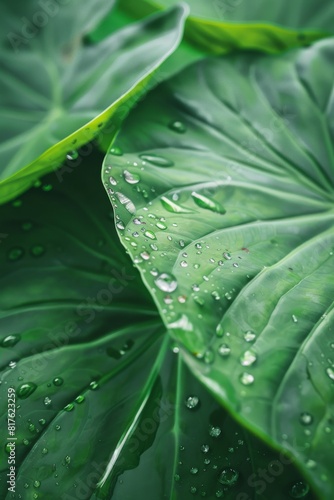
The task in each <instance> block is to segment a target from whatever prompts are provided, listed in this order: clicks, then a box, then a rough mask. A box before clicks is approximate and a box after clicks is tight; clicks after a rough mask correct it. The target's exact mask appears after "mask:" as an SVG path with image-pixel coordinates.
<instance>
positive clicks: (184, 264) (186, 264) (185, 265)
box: [180, 260, 194, 289]
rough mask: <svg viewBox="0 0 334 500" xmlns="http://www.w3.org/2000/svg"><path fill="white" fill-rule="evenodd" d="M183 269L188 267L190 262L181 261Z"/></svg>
mask: <svg viewBox="0 0 334 500" xmlns="http://www.w3.org/2000/svg"><path fill="white" fill-rule="evenodd" d="M180 266H181V267H188V262H187V261H186V260H181V262H180ZM193 289H194V288H193Z"/></svg>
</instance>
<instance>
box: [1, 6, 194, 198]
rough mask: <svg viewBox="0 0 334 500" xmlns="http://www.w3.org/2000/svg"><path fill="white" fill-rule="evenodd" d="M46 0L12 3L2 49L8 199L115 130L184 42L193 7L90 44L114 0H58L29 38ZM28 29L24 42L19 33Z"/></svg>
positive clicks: (4, 192)
mask: <svg viewBox="0 0 334 500" xmlns="http://www.w3.org/2000/svg"><path fill="white" fill-rule="evenodd" d="M39 5H40V4H39V2H30V3H29V6H27V5H26V2H19V5H18V4H17V3H15V4H13V2H9V1H8V2H5V12H4V13H3V19H5V20H6V22H7V23H8V26H9V27H10V31H5V33H6V36H4V40H3V43H2V47H1V51H0V59H1V63H2V71H3V77H2V79H1V82H2V83H1V87H0V96H1V97H0V106H1V108H2V112H1V121H0V139H1V146H0V158H1V165H2V167H1V173H0V202H5V201H7V200H9V199H11V198H13V197H15V196H17V195H18V194H20V193H21V192H22V191H24V190H25V189H27V188H28V187H30V186H31V185H32V184H33V183H34V182H35V181H36V179H37V178H38V177H39V176H40V175H43V174H45V173H46V172H50V171H52V170H53V169H55V168H57V167H58V166H59V165H60V164H61V163H62V162H63V160H64V158H65V157H66V155H67V154H69V153H70V152H71V151H72V150H75V149H77V148H78V147H80V146H82V145H83V144H86V143H87V142H89V141H91V140H92V139H94V138H95V137H96V136H97V135H99V138H100V139H101V136H103V134H105V133H107V135H108V137H113V136H114V135H115V133H116V131H117V130H118V127H119V125H120V123H121V121H122V119H123V118H124V116H125V115H126V113H127V112H128V110H129V109H130V108H131V107H132V106H133V105H134V103H135V102H136V101H137V99H138V98H139V96H140V95H142V94H143V92H144V91H145V90H146V89H147V85H148V82H149V80H150V79H151V78H152V76H153V75H154V71H155V70H156V69H157V68H158V67H159V65H160V64H161V63H162V62H163V61H164V60H165V59H166V58H167V57H168V56H169V55H170V54H171V53H172V52H173V51H174V50H175V48H176V47H177V46H178V44H179V42H180V39H181V37H182V30H183V23H184V17H185V8H184V7H175V8H173V9H172V10H170V11H168V12H165V13H162V14H157V15H155V16H153V17H151V18H149V19H147V20H145V21H142V22H139V23H135V24H132V25H130V26H128V27H125V28H123V29H122V30H121V31H119V32H116V33H115V34H114V35H112V36H110V37H109V38H107V39H106V40H104V41H103V42H101V43H99V44H96V45H87V44H86V43H85V42H84V39H83V36H84V35H85V34H86V32H87V30H90V29H92V28H93V26H94V25H95V24H96V23H97V21H98V20H99V19H101V18H102V17H103V15H104V14H105V13H106V10H107V6H108V9H110V2H101V1H99V2H92V1H89V2H85V5H84V6H83V5H82V4H81V3H80V7H79V6H78V2H77V1H75V2H71V3H70V4H68V5H62V6H58V4H57V6H58V7H59V9H58V11H57V13H56V14H55V15H54V16H51V15H50V16H49V18H48V22H47V23H46V25H45V27H42V28H40V29H37V28H36V27H35V28H36V33H34V34H32V35H31V37H30V38H29V37H28V35H27V33H28V34H29V29H31V30H33V26H34V25H31V26H32V27H31V26H30V24H29V23H31V22H37V21H36V19H37V18H36V12H37V13H38V12H40V13H43V10H41V8H40V7H38V6H39ZM77 10H79V11H80V15H79V16H78V17H77V18H76V14H75V13H76V11H77ZM23 13H24V14H25V16H22V14H23ZM44 14H45V16H47V14H46V13H44ZM35 18H36V19H35ZM22 19H25V20H27V21H22ZM34 19H35V21H34ZM29 26H30V28H29ZM7 30H8V28H7ZM26 32H27V33H26ZM24 34H26V35H27V36H26V37H25V38H23V39H24V41H21V40H19V41H17V39H16V38H15V37H14V35H15V36H18V35H19V36H20V37H21V38H22V35H24Z"/></svg>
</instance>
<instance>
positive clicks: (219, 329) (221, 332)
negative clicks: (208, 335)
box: [216, 323, 224, 337]
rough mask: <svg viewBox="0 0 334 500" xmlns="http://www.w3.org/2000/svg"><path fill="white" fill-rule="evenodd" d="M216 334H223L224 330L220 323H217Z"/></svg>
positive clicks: (220, 335) (219, 335) (218, 335)
mask: <svg viewBox="0 0 334 500" xmlns="http://www.w3.org/2000/svg"><path fill="white" fill-rule="evenodd" d="M216 335H217V337H222V336H223V335H224V330H223V327H222V324H221V323H219V324H218V325H217V327H216Z"/></svg>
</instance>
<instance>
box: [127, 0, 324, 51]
mask: <svg viewBox="0 0 334 500" xmlns="http://www.w3.org/2000/svg"><path fill="white" fill-rule="evenodd" d="M175 3H176V2H175V0H142V1H140V2H133V1H132V0H121V1H120V6H121V8H122V9H123V10H124V12H126V13H127V14H131V15H133V16H135V17H137V18H141V17H143V16H145V15H147V14H149V13H152V12H156V11H157V10H160V9H165V8H166V7H170V6H172V5H175ZM187 4H188V5H189V7H190V16H189V17H188V19H187V23H186V30H185V34H186V38H187V40H188V41H189V42H190V43H192V44H193V45H194V46H195V47H197V48H201V49H205V50H206V51H207V52H208V53H209V54H212V53H215V54H221V53H224V52H229V51H231V50H235V49H238V48H245V49H257V50H261V51H265V52H282V51H283V50H286V49H288V48H291V47H298V46H300V45H306V44H309V43H312V42H313V41H315V40H318V39H319V38H323V37H324V36H329V35H330V34H332V33H333V21H334V5H333V3H332V2H330V1H329V0H326V1H324V2H322V3H321V5H319V2H317V1H316V0H307V1H305V0H296V1H295V2H293V3H292V4H291V3H290V2H288V1H286V0H285V1H284V0H280V1H279V2H275V5H273V4H272V3H270V2H268V1H266V0H212V1H210V2H203V1H202V0H188V2H187Z"/></svg>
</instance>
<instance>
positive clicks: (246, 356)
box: [240, 351, 256, 366]
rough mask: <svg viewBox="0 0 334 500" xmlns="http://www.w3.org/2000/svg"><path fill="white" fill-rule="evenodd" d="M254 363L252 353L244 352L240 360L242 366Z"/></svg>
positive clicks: (254, 359)
mask: <svg viewBox="0 0 334 500" xmlns="http://www.w3.org/2000/svg"><path fill="white" fill-rule="evenodd" d="M255 361H256V355H255V354H254V353H253V352H252V351H246V352H244V353H243V355H242V356H241V358H240V363H241V364H242V366H251V365H252V364H254V363H255Z"/></svg>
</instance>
